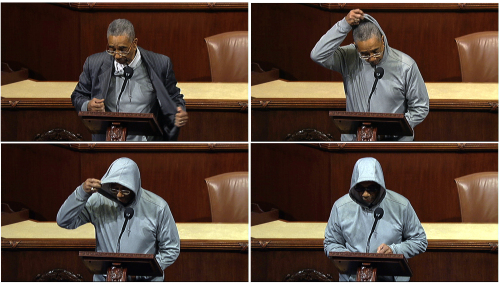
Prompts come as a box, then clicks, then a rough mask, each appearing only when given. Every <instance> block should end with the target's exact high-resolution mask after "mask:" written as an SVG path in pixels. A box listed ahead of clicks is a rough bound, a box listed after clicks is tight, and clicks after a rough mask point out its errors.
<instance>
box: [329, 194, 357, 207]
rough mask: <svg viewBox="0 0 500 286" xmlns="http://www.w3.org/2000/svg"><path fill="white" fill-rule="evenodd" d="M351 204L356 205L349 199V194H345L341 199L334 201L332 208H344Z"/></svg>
mask: <svg viewBox="0 0 500 286" xmlns="http://www.w3.org/2000/svg"><path fill="white" fill-rule="evenodd" d="M351 203H353V204H355V205H356V202H354V201H353V200H352V199H351V197H350V196H349V194H345V195H343V196H342V197H340V198H339V199H338V200H336V201H335V203H334V206H336V207H337V208H341V207H344V206H346V205H349V204H351Z"/></svg>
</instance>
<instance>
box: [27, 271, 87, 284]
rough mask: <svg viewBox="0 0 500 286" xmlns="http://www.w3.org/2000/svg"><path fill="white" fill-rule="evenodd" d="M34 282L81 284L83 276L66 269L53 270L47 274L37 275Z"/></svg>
mask: <svg viewBox="0 0 500 286" xmlns="http://www.w3.org/2000/svg"><path fill="white" fill-rule="evenodd" d="M35 282H83V276H82V275H81V274H75V273H73V272H70V271H68V270H66V269H53V270H50V271H49V272H46V273H43V274H38V275H37V276H36V278H35Z"/></svg>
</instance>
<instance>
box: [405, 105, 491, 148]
mask: <svg viewBox="0 0 500 286" xmlns="http://www.w3.org/2000/svg"><path fill="white" fill-rule="evenodd" d="M415 141H498V111H491V112H488V111H484V110H483V111H473V110H463V111H459V110H456V111H455V110H440V109H432V108H431V110H430V112H429V115H428V116H427V118H426V119H425V120H424V121H423V122H422V123H421V124H419V125H417V127H415Z"/></svg>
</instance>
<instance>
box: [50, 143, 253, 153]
mask: <svg viewBox="0 0 500 286" xmlns="http://www.w3.org/2000/svg"><path fill="white" fill-rule="evenodd" d="M56 146H59V147H62V148H67V149H71V150H73V151H78V152H109V151H128V152H140V151H144V152H155V151H158V152H248V144H247V143H241V144H238V143H227V144H225V143H209V144H201V143H197V144H178V143H168V144H164V143H153V144H143V143H131V144H128V143H127V144H120V143H109V144H108V143H90V144H88V143H87V144H85V143H82V144H77V143H73V144H57V145H56Z"/></svg>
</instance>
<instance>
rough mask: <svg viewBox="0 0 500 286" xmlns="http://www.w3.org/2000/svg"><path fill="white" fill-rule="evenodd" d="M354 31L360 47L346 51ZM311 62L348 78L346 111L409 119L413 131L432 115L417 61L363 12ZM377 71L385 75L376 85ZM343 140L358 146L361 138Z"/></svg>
mask: <svg viewBox="0 0 500 286" xmlns="http://www.w3.org/2000/svg"><path fill="white" fill-rule="evenodd" d="M351 30H353V37H354V43H353V44H350V45H347V46H342V47H340V44H341V43H342V41H344V39H345V37H346V36H347V34H349V32H350V31H351ZM311 59H312V60H313V61H315V62H317V63H318V64H320V65H321V66H323V67H326V68H328V69H331V70H334V71H337V72H340V73H341V74H342V77H343V82H344V91H345V94H346V111H350V112H375V113H400V114H404V115H405V117H406V119H407V120H408V123H409V124H410V126H411V128H412V129H413V128H415V126H417V125H418V124H419V123H421V122H422V121H423V120H424V119H425V117H426V116H427V114H428V113H429V95H428V94H427V88H426V86H425V83H424V80H423V78H422V75H421V74H420V71H419V69H418V67H417V64H416V63H415V61H414V60H413V59H412V58H411V57H409V56H408V55H406V54H404V53H402V52H400V51H398V50H396V49H393V48H391V47H390V46H389V43H388V41H387V37H386V36H385V33H384V31H383V30H382V28H381V27H380V26H379V24H378V22H377V21H376V20H375V19H374V18H373V17H371V16H370V15H368V14H365V13H363V11H361V10H359V9H355V10H352V11H350V12H349V14H347V16H346V17H345V18H343V19H342V20H340V21H339V22H337V23H336V24H335V25H334V26H333V27H332V28H331V29H330V30H329V31H328V32H327V33H326V34H325V35H323V37H321V39H320V40H319V41H318V43H316V46H315V47H314V48H313V50H312V51H311ZM377 67H381V68H383V70H384V73H383V75H382V77H381V78H380V80H378V81H377V84H376V85H375V75H374V74H375V69H376V68H377ZM374 86H375V89H373V87H374ZM341 140H342V141H355V140H356V136H355V135H354V134H342V137H341ZM378 140H399V141H413V136H383V137H382V136H379V138H378Z"/></svg>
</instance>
